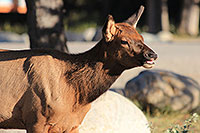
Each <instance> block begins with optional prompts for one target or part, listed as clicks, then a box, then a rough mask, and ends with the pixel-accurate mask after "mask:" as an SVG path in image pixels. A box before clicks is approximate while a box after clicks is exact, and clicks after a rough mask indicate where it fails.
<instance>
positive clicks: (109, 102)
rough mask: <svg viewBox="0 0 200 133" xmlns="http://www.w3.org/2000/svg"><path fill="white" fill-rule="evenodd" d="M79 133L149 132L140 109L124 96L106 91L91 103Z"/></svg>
mask: <svg viewBox="0 0 200 133" xmlns="http://www.w3.org/2000/svg"><path fill="white" fill-rule="evenodd" d="M79 132H80V133H150V128H149V126H148V121H147V119H146V117H145V116H144V114H143V113H142V111H141V110H140V109H139V108H138V107H137V106H135V105H134V104H133V103H132V102H131V101H129V100H128V99H126V98H125V97H123V96H121V95H119V94H117V93H115V92H112V91H107V92H106V93H105V94H103V95H102V96H100V97H99V98H98V99H97V100H95V101H94V102H93V103H92V107H91V110H90V111H89V112H88V113H87V115H86V117H85V118H84V121H83V122H82V125H81V126H80V130H79Z"/></svg>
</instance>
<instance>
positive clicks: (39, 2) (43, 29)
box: [26, 0, 68, 52]
mask: <svg viewBox="0 0 200 133" xmlns="http://www.w3.org/2000/svg"><path fill="white" fill-rule="evenodd" d="M26 5H27V8H28V11H27V23H28V34H29V37H30V47H31V48H52V49H57V50H60V51H63V52H68V49H67V46H66V41H67V39H66V37H65V33H64V28H63V27H64V26H63V1H62V0H26Z"/></svg>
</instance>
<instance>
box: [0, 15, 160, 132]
mask: <svg viewBox="0 0 200 133" xmlns="http://www.w3.org/2000/svg"><path fill="white" fill-rule="evenodd" d="M110 29H111V30H110ZM105 30H106V31H105ZM108 34H109V35H108ZM103 36H104V37H103V39H102V40H101V41H100V42H99V43H97V45H96V46H95V47H94V48H92V49H91V50H89V51H87V52H85V53H81V54H77V55H72V54H66V53H61V52H58V51H55V50H42V49H38V50H25V51H1V52H0V72H1V74H0V107H1V108H0V128H19V129H20V128H21V129H27V131H28V133H32V132H34V133H47V132H50V133H51V132H64V131H65V132H67V133H68V132H78V128H77V127H78V126H79V124H80V123H81V122H82V120H83V118H84V116H85V115H86V113H87V112H88V111H89V109H90V103H91V102H92V101H94V100H95V99H96V98H98V97H99V96H100V95H101V94H103V93H104V92H105V91H106V90H108V89H109V87H110V86H111V85H112V84H113V83H114V81H115V80H116V79H117V78H118V77H119V76H120V74H121V73H122V72H123V71H124V70H126V69H129V68H133V67H137V66H142V65H143V64H144V62H145V61H146V60H149V59H147V57H145V56H144V53H154V52H153V51H152V50H151V49H150V48H149V47H147V46H146V45H145V44H144V42H143V38H142V36H141V35H139V34H138V33H137V31H136V30H135V28H134V27H133V26H131V25H129V24H126V23H118V24H115V23H114V20H113V19H110V18H108V21H107V22H106V24H105V26H104V28H103ZM122 40H123V41H124V40H125V42H126V41H127V42H128V44H124V42H122ZM138 44H140V45H141V46H142V47H141V46H140V45H138ZM156 58H157V56H156V54H155V53H154V57H151V60H152V59H156Z"/></svg>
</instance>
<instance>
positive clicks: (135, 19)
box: [125, 6, 144, 28]
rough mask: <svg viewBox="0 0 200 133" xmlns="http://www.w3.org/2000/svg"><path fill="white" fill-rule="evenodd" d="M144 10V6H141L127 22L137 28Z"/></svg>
mask: <svg viewBox="0 0 200 133" xmlns="http://www.w3.org/2000/svg"><path fill="white" fill-rule="evenodd" d="M143 11H144V6H140V9H139V10H138V11H137V13H134V14H133V15H132V16H131V17H130V18H128V19H127V20H126V21H125V22H126V23H129V24H131V25H132V26H133V27H134V28H136V26H137V23H138V21H139V19H140V17H141V16H142V13H143Z"/></svg>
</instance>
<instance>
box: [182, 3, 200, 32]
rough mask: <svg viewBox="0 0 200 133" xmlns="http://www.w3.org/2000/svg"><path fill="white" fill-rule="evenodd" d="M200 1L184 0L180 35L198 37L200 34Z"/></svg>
mask: <svg viewBox="0 0 200 133" xmlns="http://www.w3.org/2000/svg"><path fill="white" fill-rule="evenodd" d="M198 3H199V0H184V3H183V7H182V14H181V22H180V25H179V28H178V31H179V33H180V34H189V35H193V36H196V35H198V32H199V6H198Z"/></svg>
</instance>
